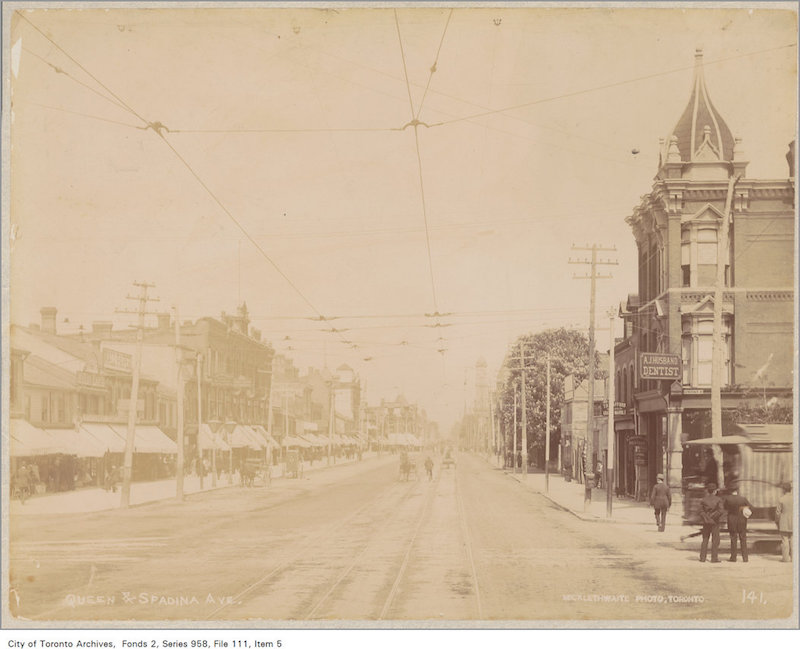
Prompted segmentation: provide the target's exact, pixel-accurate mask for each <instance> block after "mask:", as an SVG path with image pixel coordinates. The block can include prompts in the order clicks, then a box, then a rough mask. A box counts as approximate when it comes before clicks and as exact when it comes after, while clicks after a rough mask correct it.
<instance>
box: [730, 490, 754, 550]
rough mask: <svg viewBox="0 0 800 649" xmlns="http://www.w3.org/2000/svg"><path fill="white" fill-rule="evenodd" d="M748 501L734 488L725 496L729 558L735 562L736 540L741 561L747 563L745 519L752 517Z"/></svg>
mask: <svg viewBox="0 0 800 649" xmlns="http://www.w3.org/2000/svg"><path fill="white" fill-rule="evenodd" d="M752 507H753V506H752V505H751V504H750V501H749V500H747V498H745V497H744V496H740V495H739V489H738V488H737V487H736V486H733V487H731V489H730V494H729V495H728V496H725V511H726V512H727V513H728V533H729V534H730V535H731V558H730V559H728V561H736V544H737V540H738V541H739V545H741V548H742V561H745V562H746V561H747V519H748V518H750V517H751V516H752V515H753V509H752Z"/></svg>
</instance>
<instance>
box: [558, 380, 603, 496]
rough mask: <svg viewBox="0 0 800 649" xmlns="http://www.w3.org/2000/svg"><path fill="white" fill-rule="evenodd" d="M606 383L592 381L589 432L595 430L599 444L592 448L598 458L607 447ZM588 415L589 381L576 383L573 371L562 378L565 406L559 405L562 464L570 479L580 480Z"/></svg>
mask: <svg viewBox="0 0 800 649" xmlns="http://www.w3.org/2000/svg"><path fill="white" fill-rule="evenodd" d="M605 395H606V384H605V381H604V380H601V379H595V382H594V409H593V412H594V416H593V419H592V431H595V430H596V431H597V435H598V439H599V441H600V447H599V448H598V449H595V450H596V452H597V455H598V457H599V458H603V457H605V455H604V454H605V452H606V450H607V449H608V444H607V443H606V431H607V430H608V419H607V417H606V415H605V413H604V410H603V404H604V403H606V396H605ZM588 414H589V384H588V382H587V381H581V383H580V384H578V383H577V382H576V381H575V377H574V376H573V375H572V374H568V375H567V376H565V377H564V405H563V406H562V408H561V440H562V444H563V446H562V449H561V464H562V466H563V467H564V468H565V471H566V473H567V474H568V475H569V477H570V478H572V479H573V480H577V481H578V482H583V471H584V468H585V466H586V463H587V458H586V435H587V426H586V417H587V415H588Z"/></svg>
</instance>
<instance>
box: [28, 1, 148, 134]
mask: <svg viewBox="0 0 800 649" xmlns="http://www.w3.org/2000/svg"><path fill="white" fill-rule="evenodd" d="M15 13H16V15H17V16H19V17H20V18H22V19H23V20H24V21H25V22H26V23H28V24H29V25H30V26H31V27H33V28H34V29H35V30H36V31H37V32H39V34H41V35H42V36H43V37H44V38H45V39H47V40H48V41H49V42H50V43H51V44H52V45H53V47H55V48H56V49H57V50H58V51H59V52H61V53H62V54H63V55H64V56H66V57H67V58H68V59H69V60H70V61H72V62H73V63H74V64H75V65H77V66H78V68H80V69H81V70H82V71H83V72H84V73H85V74H86V75H88V76H89V77H90V78H91V79H93V80H94V82H95V83H97V84H98V85H99V86H100V87H101V88H103V90H105V91H106V92H107V93H108V94H109V95H111V96H112V97H113V98H114V99H115V100H116V101H117V102H119V105H120V107H121V108H123V109H124V110H127V111H128V112H129V113H131V114H132V115H134V116H135V117H138V118H139V119H140V120H141V121H142V122H144V124H149V122H148V121H147V120H146V119H145V118H144V117H142V116H141V115H140V114H139V113H137V112H136V111H135V110H134V109H133V108H131V107H130V106H129V105H128V104H127V103H126V102H125V101H124V100H123V99H121V98H120V97H119V96H118V95H117V94H116V93H114V91H112V90H111V89H110V88H109V87H108V86H106V85H105V84H104V83H103V82H102V81H100V80H99V79H98V78H97V77H96V76H94V75H93V74H92V73H91V72H89V70H87V69H86V68H85V67H84V66H83V65H81V64H80V62H78V61H77V60H76V59H75V58H74V57H73V56H72V55H71V54H70V53H69V52H67V51H66V50H65V49H64V48H63V47H61V46H60V45H59V44H58V43H56V42H55V41H54V40H53V39H52V38H50V36H48V35H47V34H46V33H45V32H43V31H42V30H41V29H39V27H38V26H37V25H36V24H35V23H33V22H32V21H31V19H30V18H28V17H27V16H26V15H25V12H23V11H16V12H15Z"/></svg>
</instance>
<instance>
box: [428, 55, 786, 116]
mask: <svg viewBox="0 0 800 649" xmlns="http://www.w3.org/2000/svg"><path fill="white" fill-rule="evenodd" d="M796 46H797V43H789V44H787V45H780V46H778V47H770V48H766V49H763V50H756V51H754V52H746V53H744V54H736V55H733V56H727V57H723V58H720V59H713V60H710V61H705V62H704V63H705V65H707V66H708V65H714V64H717V63H722V62H724V61H730V60H734V59H740V58H744V57H748V56H756V55H758V54H764V53H766V52H775V51H777V50H783V49H787V48H790V47H796ZM692 69H694V65H690V66H681V67H679V68H673V69H671V70H664V71H662V72H654V73H652V74H646V75H642V76H639V77H634V78H632V79H624V80H622V81H614V82H612V83H606V84H602V85H599V86H593V87H591V88H584V89H582V90H574V91H572V92H565V93H562V94H560V95H553V96H551V97H543V98H541V99H534V100H532V101H526V102H523V103H521V104H515V105H513V106H506V107H505V108H496V109H492V110H487V111H484V112H481V113H474V114H472V115H465V116H463V117H458V118H456V119H450V120H444V121H441V122H435V123H433V124H430V125H429V126H430V128H434V127H437V126H446V125H448V124H455V123H457V122H463V121H466V120H471V119H477V118H479V117H488V116H490V115H498V114H501V113H505V112H508V111H511V110H517V109H519V108H528V107H530V106H536V105H538V104H544V103H548V102H551V101H556V100H558V99H567V98H569V97H577V96H579V95H585V94H588V93H592V92H598V91H600V90H608V89H609V88H618V87H619V86H624V85H628V84H631V83H637V82H639V81H647V80H649V79H656V78H658V77H663V76H666V75H669V74H675V73H676V72H684V71H686V70H692Z"/></svg>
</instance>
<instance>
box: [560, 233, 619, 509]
mask: <svg viewBox="0 0 800 649" xmlns="http://www.w3.org/2000/svg"><path fill="white" fill-rule="evenodd" d="M572 249H573V250H576V251H591V253H592V258H591V260H589V259H576V260H572V259H570V260H569V263H570V264H590V265H591V267H592V270H591V273H590V274H589V275H573V277H572V278H573V279H588V280H590V281H591V290H590V296H591V297H590V300H589V362H588V364H587V365H588V367H587V370H588V376H587V378H586V380H587V383H588V387H589V390H588V392H589V394H588V406H587V416H586V451H585V457H586V465H588V466H584V486H585V491H584V494H583V506H584V509H588V507H589V503H591V502H592V487H593V486H594V481H593V479H592V478H590V477H589V476H594V474H595V468H596V466H597V448H598V446H599V441H600V440H599V438H598V436H597V431H596V430H595V428H594V374H595V365H594V353H595V344H594V310H595V292H596V286H597V283H596V282H597V280H598V279H610V278H611V275H610V274H608V275H598V274H597V266H598V265H604V266H616V265H617V262H616V261H611V260H608V259H606V260H599V259H598V258H597V253H598V252H616V250H617V249H616V247H612V248H604V247H602V246H599V245H597V244H596V243H593V244H592V245H591V246H589V245H588V244H587V245H586V246H585V247H581V246H575V245H573V246H572Z"/></svg>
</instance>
